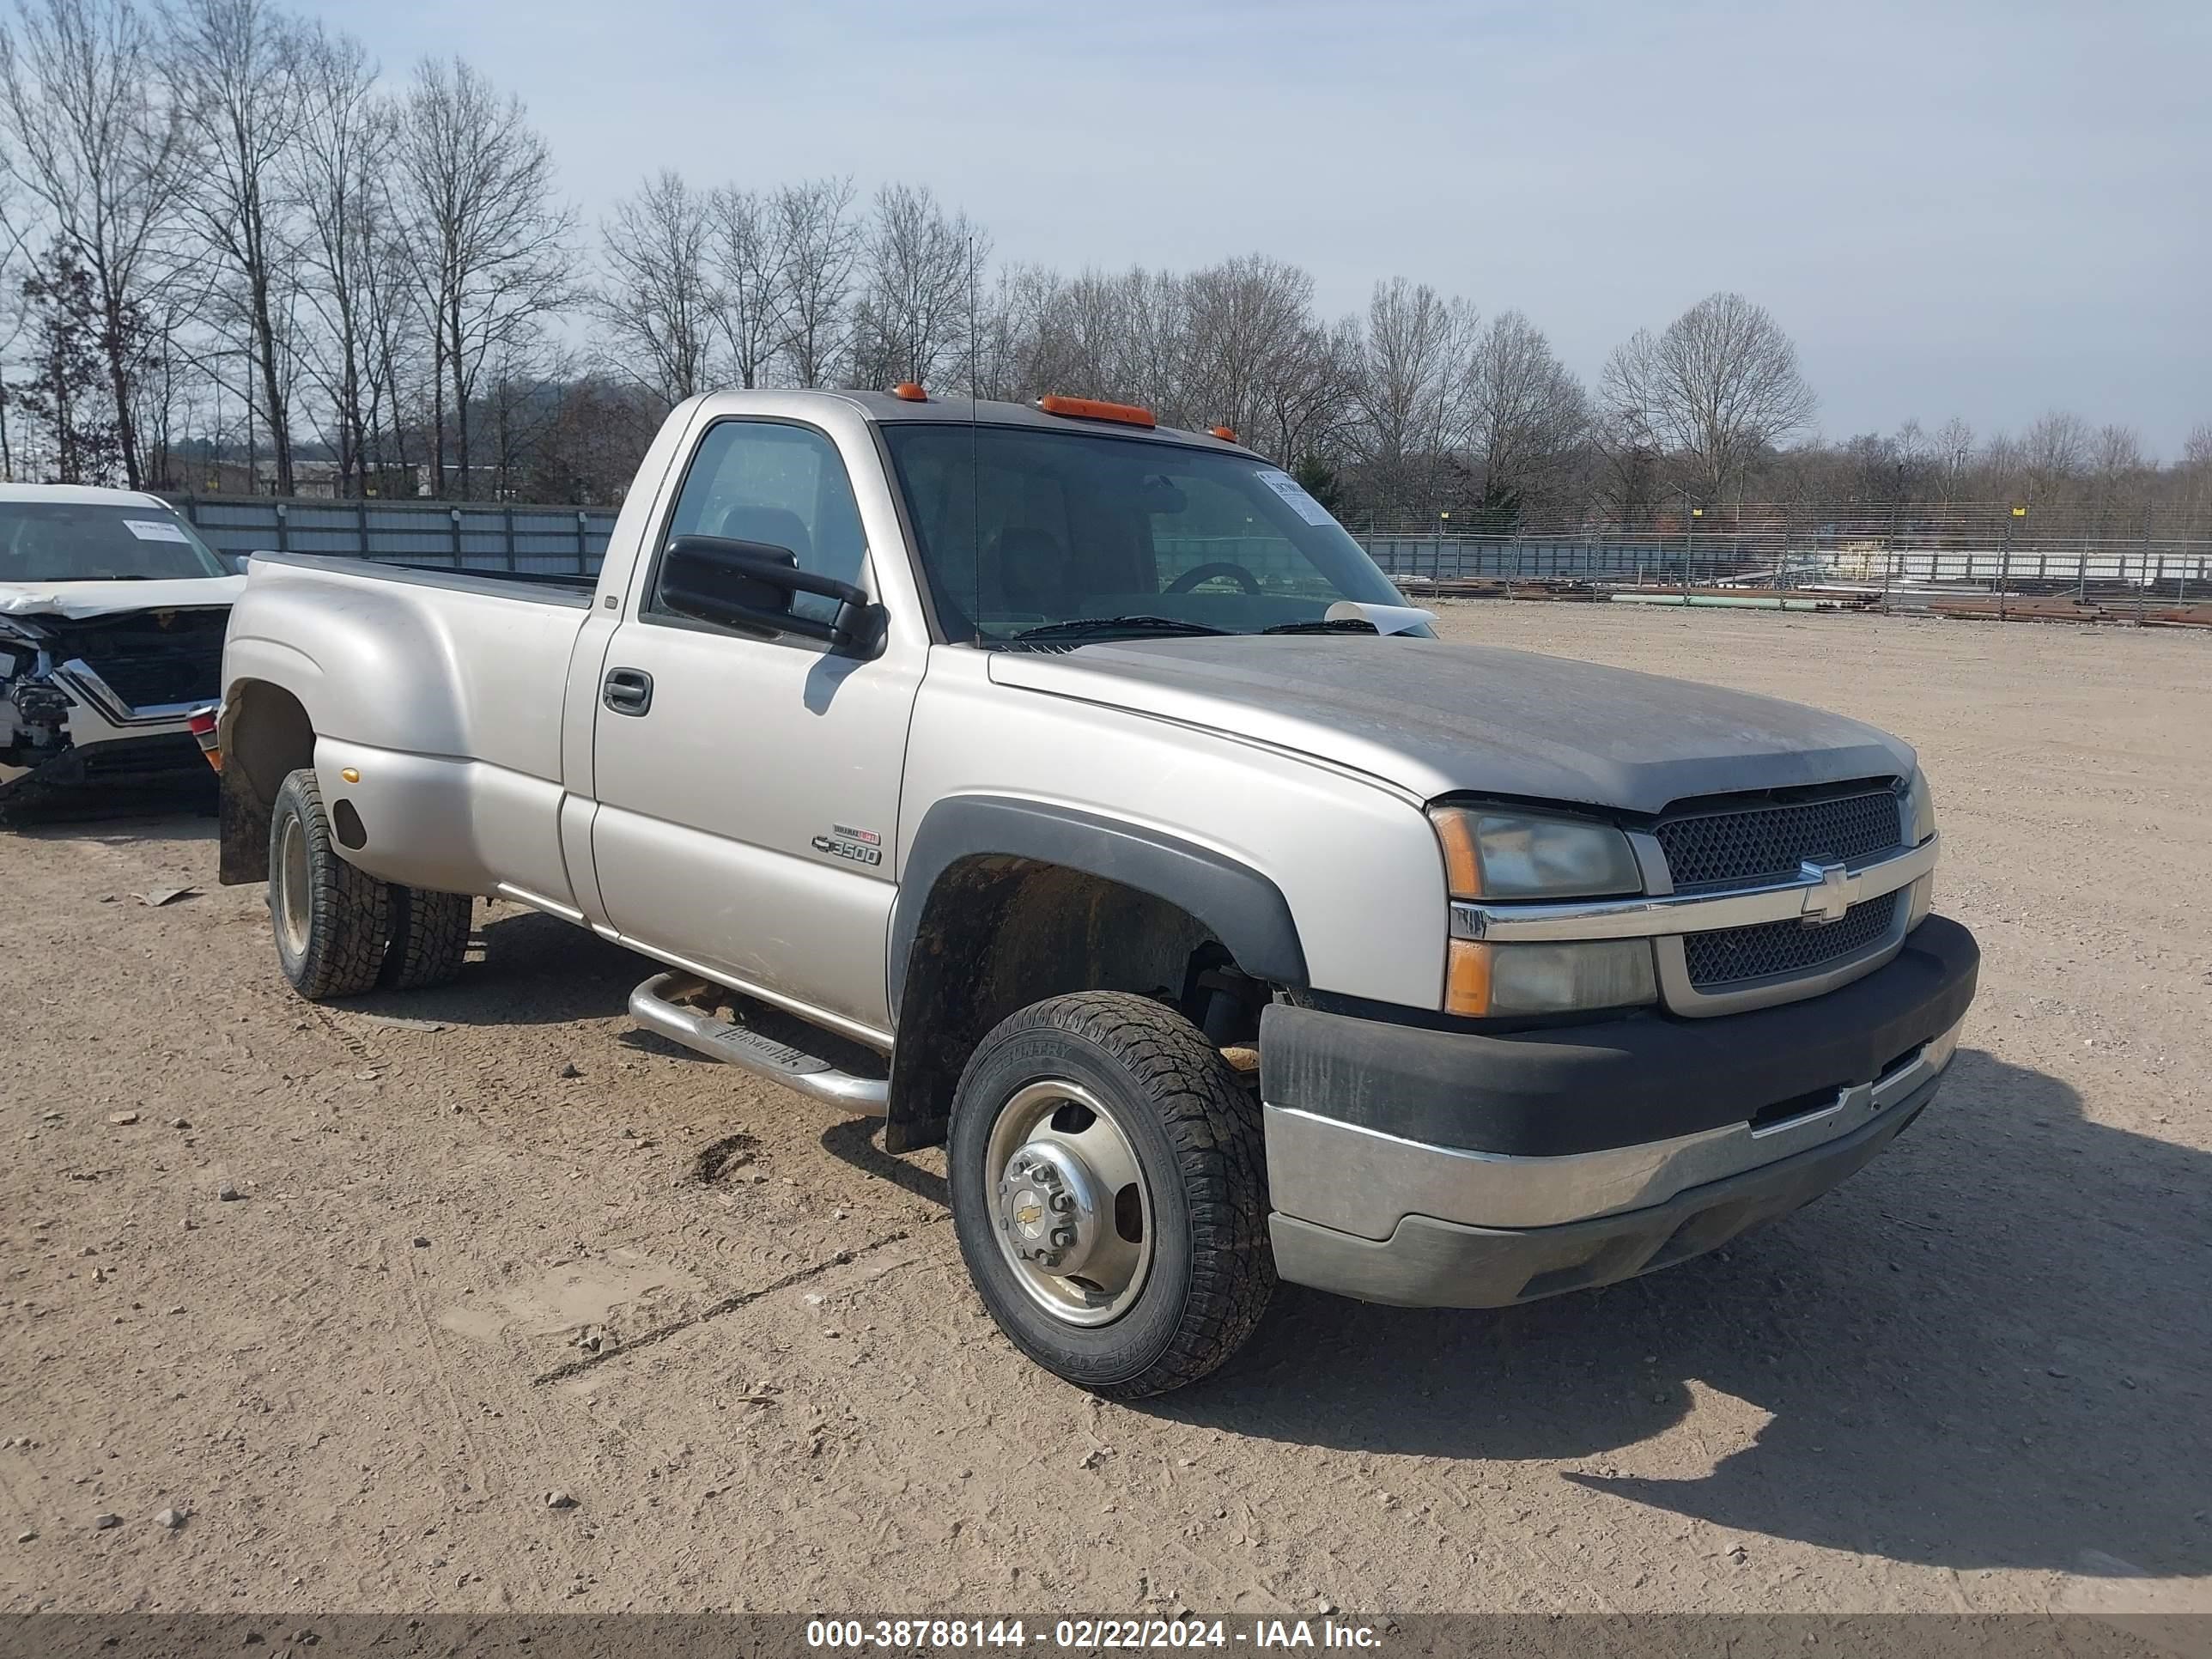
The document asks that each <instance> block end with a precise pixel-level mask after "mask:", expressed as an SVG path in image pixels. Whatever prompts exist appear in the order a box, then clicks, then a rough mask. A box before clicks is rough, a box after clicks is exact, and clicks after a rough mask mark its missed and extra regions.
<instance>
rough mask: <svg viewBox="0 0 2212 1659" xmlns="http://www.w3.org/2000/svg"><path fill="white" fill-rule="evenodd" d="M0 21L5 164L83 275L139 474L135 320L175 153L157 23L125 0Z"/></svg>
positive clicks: (82, 1) (166, 219) (44, 6)
mask: <svg viewBox="0 0 2212 1659" xmlns="http://www.w3.org/2000/svg"><path fill="white" fill-rule="evenodd" d="M16 21H17V28H16V30H15V31H13V32H10V31H8V30H4V29H0V166H4V167H6V168H7V169H8V171H9V174H10V175H11V176H12V177H13V178H14V179H16V180H17V181H18V182H19V183H20V184H21V186H22V187H23V189H24V190H25V191H27V193H28V194H29V195H31V196H33V197H35V198H37V200H38V201H39V202H40V204H41V205H42V207H43V208H44V210H45V212H46V216H47V217H48V218H49V219H50V220H51V221H52V227H53V229H54V232H55V234H56V235H57V236H58V238H59V240H60V241H61V243H62V244H63V246H66V247H67V248H68V249H69V250H70V253H71V254H72V255H73V256H74V258H76V260H77V261H78V262H79V263H80V264H82V266H83V267H84V270H85V271H86V273H87V274H88V276H90V278H91V280H92V283H93V288H94V292H95V294H96V295H97V297H98V302H99V306H100V342H99V346H100V357H101V361H102V365H103V368H104V370H105V373H106V380H107V389H108V395H109V397H110V398H111V399H112V403H113V404H114V410H115V423H116V431H117V438H118V449H119V452H120V459H121V462H122V468H123V474H124V478H125V482H126V483H129V484H130V485H131V487H132V488H133V489H136V488H137V486H138V485H139V484H140V483H142V482H143V470H142V465H141V463H142V454H141V449H140V445H139V439H138V429H137V412H136V408H135V404H136V387H135V381H136V379H137V374H138V373H139V372H140V370H141V368H143V350H144V345H145V340H144V333H143V328H141V327H139V326H138V325H137V324H136V323H135V322H134V318H136V317H137V315H139V314H141V311H142V308H143V304H144V301H145V299H146V295H147V292H148V290H149V289H150V288H151V287H152V286H153V285H154V284H155V282H156V281H157V280H158V279H159V278H160V276H161V274H162V273H161V260H162V258H163V254H164V246H163V244H164V240H165V239H166V238H167V235H168V234H169V233H170V231H171V230H172V228H173V225H174V214H175V208H176V196H177V189H178V184H179V168H180V165H181V159H182V155H183V149H184V146H183V143H182V139H181V134H180V129H179V121H178V119H177V117H176V113H175V111H174V110H173V107H172V106H171V105H170V104H169V102H168V100H167V99H165V98H164V97H162V95H161V76H160V74H159V73H158V70H159V62H158V52H157V50H156V44H155V38H154V33H153V31H152V29H151V28H150V27H149V25H148V24H147V22H146V20H145V19H144V18H143V16H142V15H140V13H139V12H138V10H137V9H136V8H135V7H134V6H133V5H131V0H17V8H16Z"/></svg>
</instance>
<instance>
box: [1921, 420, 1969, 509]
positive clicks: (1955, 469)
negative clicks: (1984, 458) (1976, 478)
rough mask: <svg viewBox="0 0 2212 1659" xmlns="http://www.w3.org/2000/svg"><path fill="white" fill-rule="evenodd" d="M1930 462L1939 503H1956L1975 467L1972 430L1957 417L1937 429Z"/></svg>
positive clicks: (1964, 490)
mask: <svg viewBox="0 0 2212 1659" xmlns="http://www.w3.org/2000/svg"><path fill="white" fill-rule="evenodd" d="M1933 448H1934V451H1935V453H1934V455H1933V457H1932V458H1931V459H1930V461H1929V466H1930V467H1931V469H1932V473H1933V477H1934V478H1935V481H1936V500H1938V501H1957V500H1959V499H1960V497H1962V496H1963V495H1965V494H1966V481H1967V479H1968V477H1970V476H1971V475H1972V471H1973V465H1974V428H1972V427H1971V426H1969V425H1967V424H1966V422H1965V421H1964V420H1962V419H1960V417H1959V416H1956V415H1954V416H1952V417H1951V418H1950V419H1949V420H1948V421H1946V422H1943V424H1942V426H1941V427H1939V428H1936V438H1935V442H1934V445H1933Z"/></svg>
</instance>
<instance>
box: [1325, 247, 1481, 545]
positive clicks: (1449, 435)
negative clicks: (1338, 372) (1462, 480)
mask: <svg viewBox="0 0 2212 1659" xmlns="http://www.w3.org/2000/svg"><path fill="white" fill-rule="evenodd" d="M1475 320H1476V319H1475V315H1474V307H1472V306H1470V305H1468V304H1467V302H1466V301H1462V300H1448V299H1446V298H1445V297H1444V296H1443V295H1441V294H1438V293H1437V291H1436V290H1435V289H1432V288H1431V287H1429V286H1428V284H1426V283H1419V284H1415V283H1408V282H1407V280H1406V279H1405V278H1404V277H1402V276H1395V277H1393V278H1391V280H1390V281H1389V282H1387V283H1376V285H1375V293H1374V295H1373V297H1372V298H1371V299H1370V301H1368V306H1367V319H1366V327H1365V330H1364V333H1363V335H1362V337H1361V340H1360V354H1359V361H1358V374H1357V380H1356V386H1357V392H1356V393H1355V396H1356V398H1357V399H1358V410H1359V421H1358V425H1357V427H1356V428H1355V429H1354V435H1353V437H1352V453H1353V454H1354V456H1355V458H1356V459H1358V462H1359V464H1360V466H1361V469H1362V471H1363V473H1364V487H1365V489H1366V490H1367V492H1368V494H1369V495H1370V499H1371V500H1372V501H1374V503H1375V504H1376V506H1377V507H1380V508H1381V509H1382V510H1383V512H1385V513H1396V514H1400V515H1404V516H1411V515H1413V514H1415V513H1419V515H1420V516H1422V517H1424V518H1425V517H1427V516H1429V515H1430V514H1431V513H1435V512H1436V511H1437V509H1438V503H1439V502H1440V501H1441V500H1442V498H1443V483H1444V478H1445V469H1446V457H1447V455H1448V453H1449V451H1451V450H1452V449H1455V448H1456V447H1458V446H1459V444H1460V441H1461V440H1462V436H1463V434H1464V421H1463V418H1462V415H1463V411H1462V406H1461V404H1460V402H1459V391H1460V388H1461V386H1462V385H1463V384H1464V383H1465V380H1466V376H1467V360H1468V343H1469V341H1470V340H1471V338H1472V337H1473V335H1474V328H1475Z"/></svg>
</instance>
